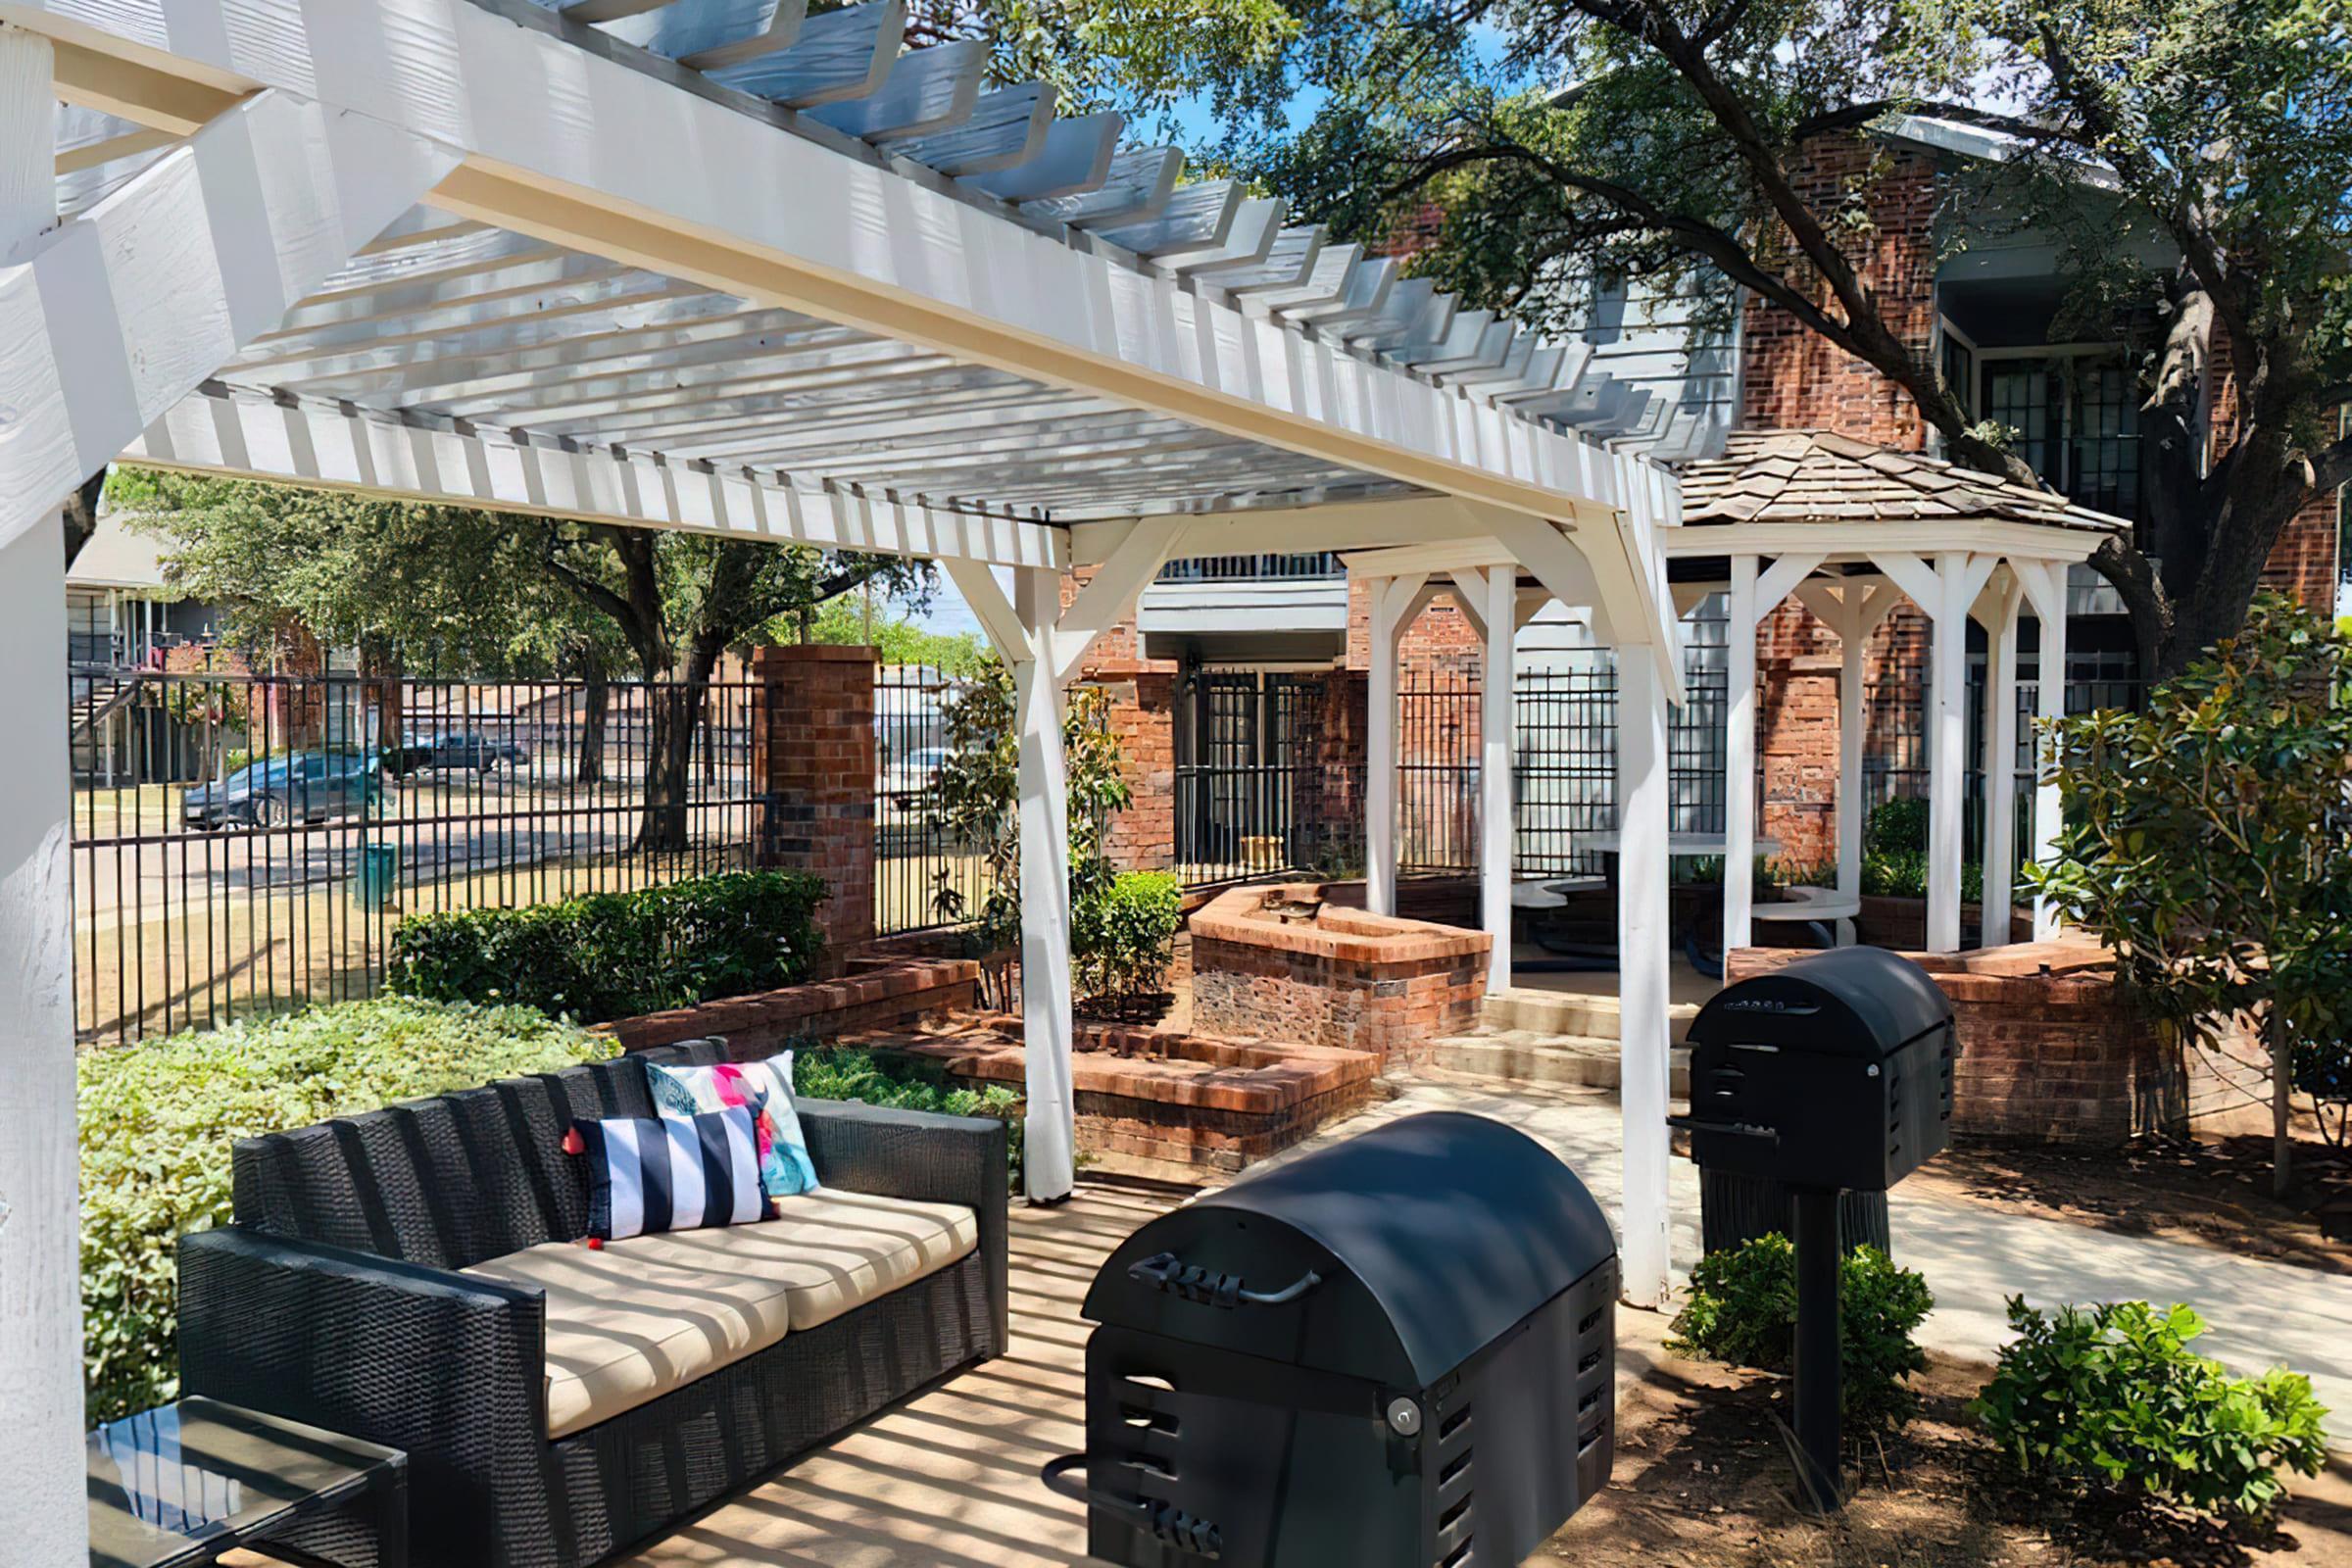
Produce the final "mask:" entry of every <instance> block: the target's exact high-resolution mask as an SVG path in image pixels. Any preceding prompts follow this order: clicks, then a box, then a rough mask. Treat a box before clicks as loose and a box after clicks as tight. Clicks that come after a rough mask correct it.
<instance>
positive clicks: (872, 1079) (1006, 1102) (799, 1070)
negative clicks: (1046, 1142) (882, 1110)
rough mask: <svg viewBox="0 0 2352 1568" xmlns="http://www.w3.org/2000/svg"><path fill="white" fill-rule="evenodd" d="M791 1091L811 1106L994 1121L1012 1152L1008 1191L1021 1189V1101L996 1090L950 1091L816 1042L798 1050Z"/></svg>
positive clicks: (992, 1087) (871, 1056)
mask: <svg viewBox="0 0 2352 1568" xmlns="http://www.w3.org/2000/svg"><path fill="white" fill-rule="evenodd" d="M792 1089H793V1093H794V1094H796V1095H805V1096H807V1097H809V1099H811V1100H854V1101H857V1102H858V1103H861V1104H867V1105H888V1106H890V1107H891V1108H892V1109H894V1110H930V1111H937V1112H939V1113H940V1114H942V1115H946V1116H994V1117H995V1118H996V1119H997V1120H999V1121H1001V1122H1003V1123H1004V1124H1005V1134H1006V1140H1005V1142H1006V1147H1007V1148H1008V1149H1009V1150H1010V1152H1011V1158H1012V1177H1011V1180H1012V1186H1013V1189H1014V1190H1015V1191H1018V1190H1019V1188H1020V1185H1021V1097H1020V1096H1018V1095H1016V1094H1014V1093H1013V1092H1012V1091H1011V1090H1009V1089H1006V1088H1005V1087H1003V1086H1002V1085H1000V1084H990V1085H989V1086H988V1087H987V1088H985V1089H960V1088H950V1087H949V1086H948V1085H946V1084H943V1083H941V1082H940V1081H939V1080H938V1079H936V1078H928V1077H924V1076H922V1075H920V1074H919V1073H917V1072H913V1071H907V1070H902V1069H897V1068H892V1067H886V1066H884V1065H883V1064H882V1063H881V1062H879V1061H877V1060H876V1059H875V1058H874V1054H873V1053H871V1052H868V1051H834V1050H829V1049H827V1048H826V1047H824V1046H821V1045H818V1044H816V1043H815V1042H813V1041H811V1042H805V1043H803V1044H801V1045H800V1046H799V1047H798V1048H797V1050H796V1052H795V1054H794V1056H793V1061H792Z"/></svg>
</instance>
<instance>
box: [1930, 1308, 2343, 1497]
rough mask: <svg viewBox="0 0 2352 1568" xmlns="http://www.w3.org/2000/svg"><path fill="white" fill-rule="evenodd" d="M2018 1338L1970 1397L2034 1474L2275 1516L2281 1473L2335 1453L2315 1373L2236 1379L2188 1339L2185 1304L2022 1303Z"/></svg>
mask: <svg viewBox="0 0 2352 1568" xmlns="http://www.w3.org/2000/svg"><path fill="white" fill-rule="evenodd" d="M2009 1326H2010V1327H2011V1328H2012V1329H2014V1330H2016V1331H2017V1338H2016V1339H2015V1340H2014V1341H2012V1342H2011V1343H2010V1344H2009V1345H2008V1346H2007V1347H2005V1348H2003V1349H2002V1351H2001V1359H2000V1364H1999V1365H1998V1367H1996V1368H1995V1369H1994V1372H1993V1375H1992V1381H1991V1382H1989V1383H1987V1384H1985V1392H1984V1393H1983V1394H1982V1395H1981V1396H1979V1397H1978V1398H1977V1399H1976V1401H1975V1402H1974V1403H1973V1404H1972V1405H1971V1406H1970V1408H1971V1409H1972V1410H1973V1411H1975V1413H1976V1414H1977V1416H1978V1418H1979V1419H1980V1420H1982V1421H1983V1422H1984V1423H1985V1426H1986V1428H1988V1429H1989V1430H1990V1431H1991V1433H1992V1435H1993V1437H1994V1438H1995V1439H1996V1440H1997V1441H1998V1442H1999V1443H2000V1445H2001V1446H2002V1447H2003V1448H2005V1449H2007V1450H2008V1452H2009V1454H2010V1456H2011V1457H2012V1458H2014V1459H2015V1460H2016V1461H2017V1464H2018V1468H2019V1469H2021V1470H2023V1471H2024V1472H2026V1473H2027V1474H2028V1475H2032V1476H2037V1477H2040V1478H2043V1479H2045V1480H2049V1481H2055V1482H2061V1483H2067V1484H2076V1485H2083V1486H2090V1487H2100V1488H2106V1489H2109V1490H2112V1491H2115V1492H2119V1493H2123V1494H2126V1495H2134V1496H2147V1497H2154V1498H2157V1499H2160V1500H2162V1501H2164V1502H2167V1503H2171V1504H2173V1505H2174V1506H2177V1507H2181V1508H2188V1509H2193V1510H2195V1511H2197V1512H2200V1513H2206V1514H2216V1515H2228V1514H2235V1515H2241V1516H2244V1517H2247V1518H2261V1517H2264V1516H2267V1515H2268V1514H2269V1513H2270V1512H2271V1511H2272V1509H2273V1508H2275V1507H2276V1506H2277V1505H2278V1500H2279V1499H2280V1498H2281V1497H2283V1496H2284V1495H2286V1488H2285V1486H2284V1484H2283V1483H2282V1482H2281V1481H2280V1480H2279V1479H2278V1473H2279V1472H2280V1471H2281V1470H2293V1471H2296V1472H2298V1473H2300V1474H2303V1475H2307V1476H2316V1475H2318V1474H2319V1473H2320V1469H2321V1467H2322V1466H2323V1465H2324V1464H2325V1463H2326V1462H2327V1440H2326V1438H2325V1437H2324V1436H2323V1435H2322V1433H2321V1430H2320V1423H2321V1422H2322V1420H2324V1419H2325V1418H2326V1416H2327V1411H2326V1410H2325V1409H2323V1408H2321V1406H2320V1404H2319V1402H2318V1401H2317V1400H2315V1399H2314V1398H2313V1397H2311V1380H2310V1379H2309V1378H2307V1377H2303V1376H2301V1375H2300V1374H2297V1373H2293V1372H2289V1371H2287V1370H2286V1369H2285V1368H2284V1367H2276V1368H2273V1369H2272V1370H2271V1371H2269V1372H2266V1373H2264V1374H2263V1375H2262V1376H2261V1377H2258V1378H2233V1377H2231V1376H2229V1374H2228V1373H2227V1372H2225V1371H2223V1369H2222V1366H2221V1363H2219V1362H2217V1361H2213V1360H2209V1359H2207V1358H2206V1357H2204V1356H2201V1355H2198V1354H2197V1353H2196V1352H2195V1351H2193V1350H2191V1349H2189V1348H2188V1342H2189V1341H2191V1340H2193V1339H2195V1338H2196V1337H2197V1336H2198V1335H2200V1334H2203V1333H2204V1332H2205V1324H2204V1321H2203V1320H2202V1319H2201V1318H2199V1317H2198V1316H2197V1314H2196V1313H2194V1312H2192V1311H2190V1310H2189V1309H2188V1308H2187V1307H2185V1306H2172V1307H2167V1308H2165V1309H2163V1310H2162V1311H2159V1310H2157V1309H2155V1308H2153V1307H2151V1306H2149V1305H2148V1303H2147V1302H2145V1301H2115V1302H2110V1303H2107V1304H2104V1305H2098V1306H2090V1307H2074V1306H2066V1307H2061V1308H2059V1309H2058V1311H2056V1312H2055V1313H2051V1314H2046V1315H2045V1314H2043V1313H2041V1312H2037V1311H2035V1310H2034V1309H2033V1308H2032V1307H2030V1306H2028V1305H2026V1303H2025V1302H2024V1301H2023V1300H2021V1299H2011V1300H2010V1302H2009Z"/></svg>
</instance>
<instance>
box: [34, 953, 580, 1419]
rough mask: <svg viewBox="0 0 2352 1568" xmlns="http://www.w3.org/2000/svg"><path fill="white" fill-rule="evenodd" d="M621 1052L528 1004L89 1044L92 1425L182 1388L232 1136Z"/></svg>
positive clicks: (374, 1014) (329, 1015)
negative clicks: (188, 1283)
mask: <svg viewBox="0 0 2352 1568" xmlns="http://www.w3.org/2000/svg"><path fill="white" fill-rule="evenodd" d="M612 1050H613V1047H612V1044H611V1042H609V1041H606V1040H602V1039H599V1038H598V1037H596V1036H594V1035H591V1034H589V1033H588V1032H586V1031H585V1030H582V1029H578V1028H575V1027H573V1026H572V1025H569V1024H564V1023H557V1022H554V1021H552V1020H550V1019H548V1018H546V1017H544V1016H542V1015H541V1014H539V1013H536V1012H533V1011H530V1010H529V1009H528V1008H524V1007H496V1008H489V1007H474V1006H466V1005H446V1004H439V1003H426V1002H413V1001H408V1000H404V999H400V998H385V999H382V1000H379V1001H374V1002H352V1003H344V1004H342V1005H336V1006H329V1007H315V1008H313V1009H311V1010H310V1011H308V1012H303V1013H296V1014H294V1015H292V1016H289V1017H278V1018H270V1019H263V1020H256V1021H252V1022H246V1023H236V1024H231V1025H229V1026H228V1027H227V1028H225V1029H221V1030H217V1031H215V1032H213V1033H210V1034H179V1035H172V1036H171V1037H170V1038H169V1039H163V1040H150V1041H146V1042H143V1043H141V1044H139V1045H135V1046H123V1047H121V1048H118V1049H114V1050H108V1051H97V1052H91V1053H88V1054H84V1055H83V1056H82V1057H81V1058H80V1061H79V1063H78V1070H79V1076H80V1094H79V1101H80V1116H81V1192H82V1204H81V1308H82V1348H83V1356H84V1365H85V1377H86V1380H87V1381H86V1384H85V1390H86V1394H87V1398H88V1414H89V1419H90V1420H91V1421H92V1422H98V1421H106V1420H112V1419H114V1418H115V1417H117V1416H122V1415H127V1414H129V1413H131V1412H132V1411H135V1410H143V1409H146V1408H147V1407H148V1406H150V1405H153V1404H156V1403H159V1402H161V1401H163V1400H166V1399H170V1398H172V1397H175V1396H176V1395H177V1393H178V1389H179V1363H178V1353H179V1352H178V1338H177V1336H178V1323H179V1299H178V1274H177V1243H178V1239H179V1237H180V1236H181V1235H182V1234H183V1233H185V1232H187V1231H192V1230H205V1229H209V1228H210V1227H212V1226H216V1225H224V1224H226V1223H227V1222H228V1219H229V1174H228V1171H229V1146H230V1145H231V1144H232V1143H233V1142H234V1141H235V1140H237V1139H239V1138H245V1137H251V1136H253V1135H255V1134H259V1133H266V1132H276V1131H282V1130H284V1129H286V1128H289V1127H305V1126H308V1125H310V1124H311V1123H313V1122H317V1121H323V1120H325V1119H326V1118H328V1117H330V1116H348V1115H352V1114H355V1113H357V1112H359V1111H363V1110H371V1109H373V1108H375V1107H376V1106H378V1105H383V1104H388V1103H392V1102H394V1101H399V1100H410V1099H415V1098H417V1097H418V1096H422V1095H435V1094H440V1093H443V1092H445V1091H447V1090H451V1089H460V1088H466V1087H470V1086H472V1085H474V1084H481V1083H487V1082H489V1081H490V1080H492V1079H495V1078H509V1077H513V1076H515V1074H517V1073H530V1072H547V1071H551V1070H553V1069H555V1068H559V1067H564V1066H569V1065H570V1064H571V1063H573V1062H578V1061H588V1060H592V1059H594V1058H596V1057H599V1056H606V1055H610V1054H612Z"/></svg>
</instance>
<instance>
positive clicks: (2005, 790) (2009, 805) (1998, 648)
mask: <svg viewBox="0 0 2352 1568" xmlns="http://www.w3.org/2000/svg"><path fill="white" fill-rule="evenodd" d="M2023 593H2024V590H2023V589H2022V588H2021V586H2020V584H2019V579H2018V576H2017V572H2016V568H2014V567H2012V568H2011V570H2010V572H2009V574H2008V575H2007V576H2004V577H2002V578H2001V579H2000V580H1999V581H1997V582H1995V583H1994V584H1993V585H1992V591H1991V593H1990V594H1989V595H1988V596H1987V597H1988V600H1989V603H1988V604H1987V605H1986V606H1985V610H1986V611H1987V612H1988V615H1987V618H1986V620H1985V904H1984V911H1983V916H1984V918H1983V930H1982V932H1981V934H1980V935H1979V936H1978V938H1977V945H1978V946H1979V947H1983V948H2000V947H2007V946H2008V945H2009V910H2010V881H2011V877H2012V875H2013V874H2014V872H2015V869H2016V866H2017V788H2016V782H2017V608H2018V602H2019V600H2020V599H2021V598H2022V597H2023Z"/></svg>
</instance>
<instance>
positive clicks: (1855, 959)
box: [1689, 947, 1952, 1058]
mask: <svg viewBox="0 0 2352 1568" xmlns="http://www.w3.org/2000/svg"><path fill="white" fill-rule="evenodd" d="M1951 1017H1952V1003H1951V999H1950V998H1949V997H1946V996H1945V995H1944V994H1943V989H1942V988H1941V987H1940V986H1938V985H1936V981H1935V979H1934V978H1933V977H1932V976H1931V975H1929V973H1928V971H1927V970H1925V969H1923V968H1921V967H1920V966H1919V965H1918V964H1916V963H1913V962H1912V961H1911V960H1910V959H1909V958H1906V957H1903V956H1901V955H1899V954H1894V953H1889V952H1887V950H1886V949H1885V948H1861V947H1854V948H1833V949H1831V950H1830V951H1828V952H1826V953H1816V954H1812V955H1810V956H1806V957H1802V958H1799V959H1797V960H1796V961H1795V962H1793V963H1790V964H1789V965H1788V966H1787V967H1786V968H1783V969H1777V970H1774V971H1773V972H1772V973H1770V974H1760V975H1755V976H1753V977H1751V978H1749V979H1746V980H1742V981H1740V983H1739V984H1737V985H1732V986H1727V987H1725V988H1724V989H1723V990H1721V991H1718V992H1716V993H1715V995H1714V996H1713V997H1712V998H1711V999H1709V1001H1708V1002H1707V1005H1705V1006H1703V1007H1701V1008H1700V1009H1699V1011H1698V1016H1697V1017H1696V1018H1693V1019H1692V1020H1691V1033H1690V1037H1689V1038H1690V1043H1691V1045H1694V1046H1696V1045H1720V1044H1724V1043H1726V1042H1732V1041H1739V1042H1744V1043H1748V1044H1754V1045H1780V1046H1789V1047H1791V1048H1793V1049H1795V1050H1799V1051H1805V1052H1810V1053H1813V1054H1819V1055H1827V1056H1860V1057H1868V1058H1876V1057H1880V1056H1884V1055H1886V1054H1887V1053H1889V1052H1891V1051H1893V1050H1894V1049H1895V1048H1896V1047H1898V1046H1901V1045H1904V1044H1906V1043H1907V1042H1909V1041H1913V1040H1916V1039H1918V1038H1919V1037H1920V1036H1921V1035H1924V1034H1926V1033H1928V1032H1929V1031H1930V1030H1933V1029H1938V1028H1941V1027H1942V1026H1943V1025H1944V1024H1946V1023H1948V1022H1950V1021H1951Z"/></svg>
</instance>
